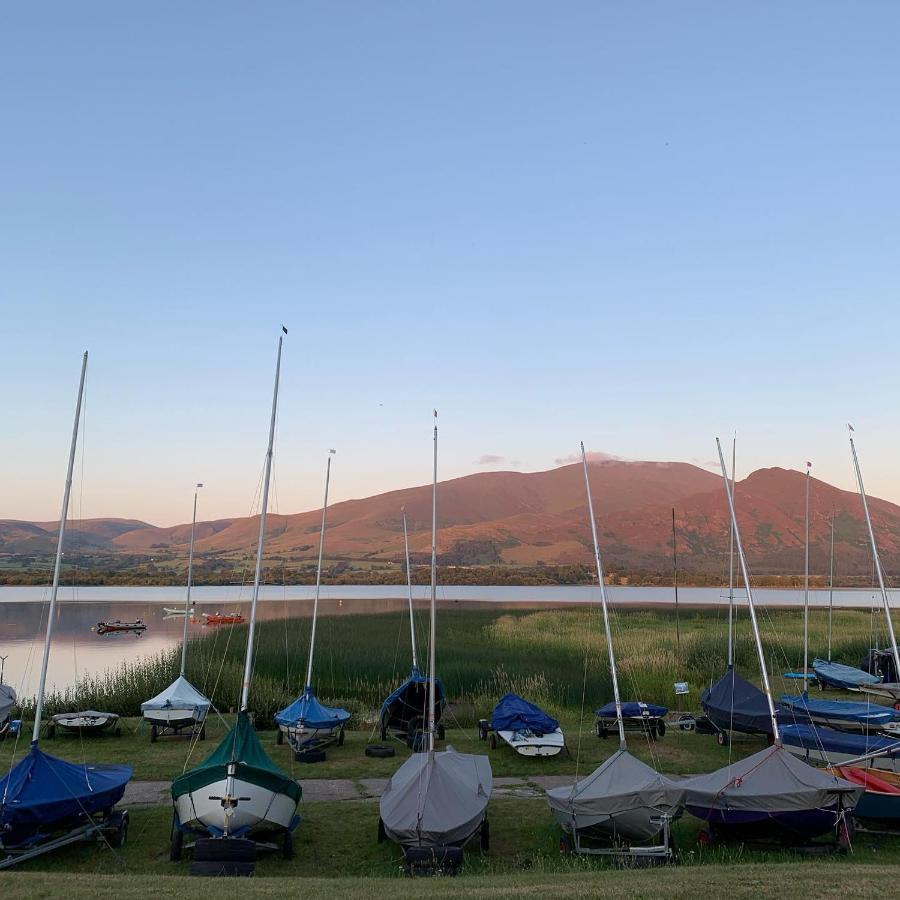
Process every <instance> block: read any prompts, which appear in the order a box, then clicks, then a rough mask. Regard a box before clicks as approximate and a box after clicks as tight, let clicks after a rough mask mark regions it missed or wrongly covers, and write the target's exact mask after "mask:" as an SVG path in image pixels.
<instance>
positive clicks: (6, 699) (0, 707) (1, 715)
mask: <svg viewBox="0 0 900 900" xmlns="http://www.w3.org/2000/svg"><path fill="white" fill-rule="evenodd" d="M15 705H16V692H15V691H14V690H13V689H12V688H11V687H10V686H9V685H8V684H0V725H2V724H3V723H4V722H5V721H6V720H7V718H9V714H10V712H11V711H12V708H13V707H14V706H15Z"/></svg>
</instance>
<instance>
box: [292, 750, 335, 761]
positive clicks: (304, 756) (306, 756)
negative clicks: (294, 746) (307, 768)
mask: <svg viewBox="0 0 900 900" xmlns="http://www.w3.org/2000/svg"><path fill="white" fill-rule="evenodd" d="M326 759H327V756H326V754H325V751H324V750H298V751H297V752H296V753H295V754H294V761H295V762H302V763H320V762H325V760H326Z"/></svg>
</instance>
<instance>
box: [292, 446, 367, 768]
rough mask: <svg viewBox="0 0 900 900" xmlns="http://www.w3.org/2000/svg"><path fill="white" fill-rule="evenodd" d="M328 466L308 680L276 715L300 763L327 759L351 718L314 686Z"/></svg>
mask: <svg viewBox="0 0 900 900" xmlns="http://www.w3.org/2000/svg"><path fill="white" fill-rule="evenodd" d="M334 452H335V451H334V450H329V451H328V465H327V466H326V469H325V502H324V503H323V504H322V530H321V533H320V534H319V563H318V565H317V566H316V594H315V600H314V601H313V615H312V627H311V629H310V633H309V659H308V660H307V665H306V681H305V682H304V687H303V693H302V694H301V695H300V696H299V697H298V698H297V699H296V700H295V701H294V702H293V703H291V704H290V706H287V707H285V708H284V709H282V710H281V711H280V712H279V713H278V714H277V715H276V716H275V723H276V724H277V725H278V743H279V744H280V743H281V742H282V740H283V738H284V737H285V736H286V737H287V739H288V742H289V743H290V745H291V749H292V750H293V751H294V756H295V758H296V759H297V760H298V761H299V762H321V761H323V760H324V759H325V752H324V749H323V748H324V747H326V746H328V745H329V744H331V743H335V742H337V744H338V746H343V743H344V725H346V723H347V720H348V719H349V718H350V713H349V712H347V710H346V709H339V708H336V707H332V706H325V704H324V703H321V702H320V701H319V699H318V697H316V693H315V691H314V690H313V687H312V671H313V654H314V653H315V649H316V624H317V623H318V620H319V588H320V586H321V583H322V556H323V554H324V551H325V521H326V515H327V512H328V485H329V483H330V481H331V457H332V456H333V455H334Z"/></svg>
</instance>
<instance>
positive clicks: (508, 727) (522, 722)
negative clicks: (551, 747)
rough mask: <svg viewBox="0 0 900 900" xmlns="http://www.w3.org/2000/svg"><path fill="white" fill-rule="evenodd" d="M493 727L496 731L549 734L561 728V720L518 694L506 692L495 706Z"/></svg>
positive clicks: (492, 717) (492, 720)
mask: <svg viewBox="0 0 900 900" xmlns="http://www.w3.org/2000/svg"><path fill="white" fill-rule="evenodd" d="M491 728H493V729H494V731H535V732H539V733H541V734H549V733H550V732H551V731H556V729H557V728H559V722H558V721H557V720H556V719H554V718H553V716H548V715H547V713H545V712H544V711H543V710H542V709H541V708H540V707H539V706H535V705H534V704H533V703H529V702H528V701H527V700H524V699H523V698H522V697H520V696H519V695H518V694H504V695H503V696H502V697H501V698H500V700H499V702H498V703H497V705H496V706H495V707H494V712H493V715H492V716H491Z"/></svg>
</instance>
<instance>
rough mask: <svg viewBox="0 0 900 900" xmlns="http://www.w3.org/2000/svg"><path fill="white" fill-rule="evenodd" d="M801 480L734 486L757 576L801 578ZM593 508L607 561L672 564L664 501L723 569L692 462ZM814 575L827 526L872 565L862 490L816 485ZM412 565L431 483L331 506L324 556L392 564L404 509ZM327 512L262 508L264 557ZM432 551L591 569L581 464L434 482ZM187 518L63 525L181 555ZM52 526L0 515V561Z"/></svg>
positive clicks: (613, 490) (463, 561)
mask: <svg viewBox="0 0 900 900" xmlns="http://www.w3.org/2000/svg"><path fill="white" fill-rule="evenodd" d="M805 478H806V475H805V474H803V473H801V472H797V471H792V470H786V469H780V468H771V469H760V470H757V471H755V472H753V473H752V474H751V475H749V476H748V477H747V478H745V479H743V480H741V481H739V482H738V483H737V485H736V489H735V502H736V505H737V510H738V519H739V523H740V526H741V533H742V538H743V543H744V548H745V550H746V552H747V557H748V561H749V563H750V566H751V568H752V569H753V570H754V571H755V572H757V573H760V574H762V573H766V574H775V575H784V574H801V573H802V568H803V502H804V479H805ZM591 480H592V489H593V492H594V506H595V511H596V513H597V518H598V532H599V536H600V542H601V549H602V551H603V555H604V561H605V563H606V566H607V568H608V569H611V570H620V571H625V570H630V571H641V572H653V571H656V572H664V571H670V570H671V556H672V509H673V507H674V509H675V525H676V535H677V542H678V556H679V564H680V566H682V567H683V568H684V569H685V570H686V571H695V572H705V573H709V574H716V573H718V572H721V571H724V567H725V566H726V565H727V553H728V543H729V529H728V511H727V503H726V498H725V493H724V490H723V487H722V480H721V477H720V476H718V475H716V474H714V473H712V472H709V471H707V470H705V469H702V468H699V467H697V466H694V465H690V464H688V463H680V462H626V461H621V460H602V461H597V462H592V463H591ZM810 492H811V493H810V497H811V499H810V537H811V548H812V549H811V570H812V571H813V572H814V573H818V574H826V573H827V571H828V554H829V544H830V534H831V519H832V515H834V521H835V569H836V573H837V575H838V576H841V575H863V574H865V573H867V572H870V571H871V554H870V552H869V548H868V542H867V535H866V528H865V521H864V519H863V515H862V506H861V503H860V499H859V497H858V495H857V494H855V493H853V492H850V491H844V490H840V489H839V488H836V487H833V486H831V485H829V484H827V483H826V482H823V481H820V480H818V479H815V478H813V479H811V484H810ZM403 509H405V510H406V514H407V518H408V522H409V540H410V550H411V553H412V554H413V557H414V560H415V561H416V562H418V563H422V562H425V561H427V559H428V558H429V556H430V551H431V532H430V528H431V486H430V485H421V486H418V487H412V488H405V489H403V490H396V491H390V492H388V493H384V494H378V495H376V496H373V497H367V498H364V499H360V500H347V501H344V502H341V503H335V504H334V505H333V506H332V507H330V508H329V511H328V535H327V544H326V556H327V558H328V559H329V560H330V561H332V562H333V561H335V560H342V561H347V562H350V563H351V564H352V563H360V564H366V565H371V564H374V565H387V564H390V563H393V564H396V563H398V562H400V561H402V556H403V526H402V510H403ZM870 510H871V513H872V517H873V522H874V526H875V530H876V534H877V537H878V541H879V550H880V552H881V554H882V558H883V562H884V564H885V567H886V568H887V569H889V570H893V569H897V568H898V567H900V506H897V505H895V504H893V503H890V502H888V501H885V500H879V499H877V498H870ZM320 520H321V510H310V511H309V512H302V513H296V514H292V515H270V516H269V523H268V531H267V540H266V551H267V557H280V558H283V559H285V560H288V561H291V562H294V563H303V562H309V561H311V560H313V559H314V558H315V556H316V553H317V549H318V531H319V525H320ZM438 523H439V527H440V534H439V553H440V559H441V562H442V564H445V565H460V566H471V565H488V564H493V565H509V566H518V567H530V566H540V565H570V564H589V563H590V562H591V560H592V553H591V548H590V530H589V527H588V522H587V505H586V501H585V496H584V477H583V473H582V469H581V465H580V464H574V465H567V466H561V467H559V468H554V469H551V470H549V471H545V472H533V473H519V472H485V473H477V474H473V475H467V476H464V477H462V478H456V479H453V480H450V481H445V482H442V483H441V484H440V486H439V491H438ZM258 528H259V520H258V518H257V517H241V518H227V519H217V520H214V521H209V522H199V523H198V524H197V532H196V535H197V540H196V553H197V554H198V557H199V558H202V557H204V556H207V557H210V556H214V557H224V558H230V557H240V556H244V555H246V554H248V553H249V552H250V551H252V549H253V547H254V544H255V541H256V537H257V531H258ZM189 539H190V524H184V525H176V526H172V527H167V528H161V527H157V526H154V525H150V524H148V523H146V522H141V521H139V520H133V519H89V520H82V521H77V522H73V523H72V524H71V525H69V526H68V529H67V541H69V542H70V543H69V544H68V546H69V547H70V548H72V549H77V550H78V551H80V552H82V553H84V554H87V555H91V554H97V555H105V556H117V555H122V556H127V557H132V558H141V557H147V558H149V557H153V556H154V555H166V554H170V555H176V556H180V555H182V554H186V552H187V548H188V542H189ZM55 545H56V523H52V522H23V521H15V520H0V555H3V556H13V555H15V556H19V557H22V556H24V557H35V558H38V557H44V556H47V555H49V554H51V553H52V552H53V551H54V550H55Z"/></svg>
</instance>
